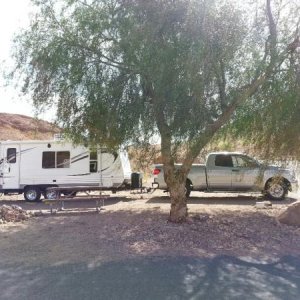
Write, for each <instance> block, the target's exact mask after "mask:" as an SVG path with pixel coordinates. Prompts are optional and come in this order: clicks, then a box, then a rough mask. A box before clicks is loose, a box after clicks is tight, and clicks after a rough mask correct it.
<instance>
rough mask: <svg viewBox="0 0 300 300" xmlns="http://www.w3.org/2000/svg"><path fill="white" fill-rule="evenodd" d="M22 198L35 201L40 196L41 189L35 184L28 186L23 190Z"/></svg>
mask: <svg viewBox="0 0 300 300" xmlns="http://www.w3.org/2000/svg"><path fill="white" fill-rule="evenodd" d="M24 198H25V200H26V201H28V202H36V201H39V200H40V198H41V190H40V189H39V187H37V186H29V187H26V188H25V190H24Z"/></svg>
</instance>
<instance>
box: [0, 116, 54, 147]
mask: <svg viewBox="0 0 300 300" xmlns="http://www.w3.org/2000/svg"><path fill="white" fill-rule="evenodd" d="M58 132H59V128H58V127H56V126H54V125H53V124H51V123H49V122H46V121H43V120H39V119H35V118H31V117H28V116H23V115H18V114H8V113H0V140H1V141H3V140H46V139H52V138H53V135H54V134H55V133H58Z"/></svg>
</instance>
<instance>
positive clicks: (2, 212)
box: [0, 205, 30, 224]
mask: <svg viewBox="0 0 300 300" xmlns="http://www.w3.org/2000/svg"><path fill="white" fill-rule="evenodd" d="M29 216H30V215H29V214H28V213H27V212H26V211H25V210H23V209H22V208H21V207H20V206H18V205H11V206H9V205H2V206H0V219H1V223H0V224H5V223H6V222H21V221H24V220H28V219H29Z"/></svg>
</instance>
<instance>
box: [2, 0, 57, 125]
mask: <svg viewBox="0 0 300 300" xmlns="http://www.w3.org/2000/svg"><path fill="white" fill-rule="evenodd" d="M31 12H32V6H31V3H30V0H0V63H1V67H0V69H1V71H2V69H3V68H7V66H8V65H9V64H11V63H12V61H11V59H10V52H11V47H12V39H13V37H14V35H15V34H16V33H18V32H19V31H20V28H25V27H27V26H28V25H29V17H30V13H31ZM1 73H2V72H1ZM1 73H0V112H7V113H16V114H23V115H27V116H35V111H34V108H33V106H32V104H31V99H30V97H29V96H24V95H22V94H21V92H20V89H16V88H15V87H14V86H13V84H11V85H9V86H5V81H4V80H3V78H2V75H1ZM53 116H54V114H53V113H49V112H48V113H43V114H40V115H38V117H39V118H40V119H44V120H48V121H52V120H53Z"/></svg>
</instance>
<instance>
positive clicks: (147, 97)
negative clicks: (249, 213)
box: [15, 0, 299, 164]
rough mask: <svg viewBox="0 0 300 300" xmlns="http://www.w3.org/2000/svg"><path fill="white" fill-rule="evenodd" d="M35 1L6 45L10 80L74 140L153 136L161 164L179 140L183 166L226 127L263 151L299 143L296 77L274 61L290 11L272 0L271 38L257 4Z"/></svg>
mask: <svg viewBox="0 0 300 300" xmlns="http://www.w3.org/2000/svg"><path fill="white" fill-rule="evenodd" d="M33 2H34V3H35V5H36V6H37V13H36V15H35V16H34V17H33V19H32V23H31V26H30V28H29V29H28V30H27V31H25V32H23V33H21V34H20V35H19V36H17V37H16V46H17V52H16V53H15V58H16V62H17V68H16V72H15V74H16V73H17V72H20V73H21V74H22V78H23V79H24V81H23V83H24V84H23V91H24V92H25V93H32V95H33V100H34V103H35V105H36V106H38V107H40V106H46V107H47V106H52V105H54V106H55V107H57V117H58V121H59V122H60V125H62V126H63V127H64V128H65V129H66V131H67V132H68V133H69V134H70V135H71V137H72V138H73V140H75V141H81V140H82V139H84V140H87V141H88V142H89V143H101V144H106V145H107V146H109V147H116V146H118V145H120V144H124V143H132V142H134V141H138V142H141V140H146V141H147V140H149V138H150V137H151V136H153V135H159V136H160V137H161V139H162V143H163V147H162V150H163V151H164V149H165V152H164V154H163V156H164V157H165V156H166V155H167V156H172V157H173V158H174V157H176V149H179V148H180V144H181V143H185V145H188V146H187V148H188V150H190V151H187V154H186V155H187V159H189V158H190V159H189V164H190V163H191V162H192V160H193V158H195V157H196V156H197V154H198V153H199V151H200V150H201V149H202V148H203V147H204V146H205V145H206V144H207V142H209V140H210V139H211V138H212V137H213V136H214V134H215V133H216V132H217V131H218V130H219V129H220V128H222V127H223V126H224V125H225V124H226V123H230V125H231V126H230V128H229V130H230V132H231V134H234V135H236V136H239V137H245V136H246V138H249V141H251V143H256V144H258V145H259V146H260V147H261V148H264V145H265V143H266V141H269V140H270V141H272V142H271V143H268V145H272V147H276V149H277V148H280V147H281V148H282V149H286V148H288V145H289V144H290V141H291V140H293V139H294V137H295V136H298V135H297V134H298V132H299V131H298V129H299V126H298V124H299V122H298V123H297V114H296V111H297V110H298V111H299V101H298V98H299V97H298V90H297V89H295V88H294V85H293V84H292V79H291V78H294V79H293V80H294V81H295V80H296V79H295V77H293V76H294V75H295V74H294V75H291V74H290V73H289V72H290V71H289V70H290V69H291V65H290V64H288V61H286V58H288V57H289V55H288V53H287V55H286V57H284V58H283V56H282V55H281V54H280V53H281V52H284V51H285V49H286V46H287V44H288V43H289V42H291V41H293V39H294V37H295V36H293V35H294V33H295V30H290V31H287V28H288V25H292V27H293V26H294V25H295V24H296V21H297V20H296V19H297V18H296V15H297V14H296V13H295V15H292V18H291V20H290V19H288V18H279V16H281V15H280V13H279V12H280V11H281V10H283V9H286V6H283V4H282V1H279V2H278V3H277V2H275V3H274V7H275V9H276V14H275V15H276V18H277V19H276V24H278V25H277V26H278V28H277V29H278V32H277V36H274V34H273V35H272V34H271V31H270V28H269V25H270V24H271V23H272V22H271V21H270V20H271V19H270V16H269V18H268V16H267V15H266V13H265V12H266V10H265V7H260V4H257V5H256V3H255V5H250V6H249V7H248V6H241V7H239V6H238V3H237V2H236V1H233V0H232V1H222V0H214V1H211V0H201V1H198V0H153V1H146V0H130V1H129V0H99V1H89V0H82V1H79V0H77V1H76V0H35V1H33ZM257 3H260V2H257ZM281 4H282V7H281V6H280V5H281ZM291 5H292V4H291ZM291 8H294V7H292V6H291ZM283 15H286V12H285V13H283ZM293 28H294V27H293ZM272 41H275V42H277V44H276V45H274V43H273V42H272ZM275 46H276V47H275ZM283 62H284V63H283ZM281 67H284V68H286V69H287V70H288V71H286V72H283V73H282V72H281ZM297 76H298V75H297ZM297 78H298V77H297ZM247 99H248V101H246V100H247ZM244 102H246V103H245V106H243V103H244ZM287 104H288V105H287ZM238 107H240V108H239V110H238V111H237V112H236V114H235V115H234V111H235V110H236V109H237V108H238ZM291 110H292V111H293V112H295V113H294V114H293V115H292V114H290V111H291ZM278 114H280V117H278V118H277V119H276V118H274V116H275V115H276V116H278ZM233 115H234V117H235V118H234V120H235V122H234V123H233V118H232V116H233ZM288 122H290V124H291V122H292V123H297V125H296V126H294V127H293V128H294V129H295V130H290V128H291V127H290V126H288V125H287V124H288ZM265 124H267V126H265ZM286 128H289V134H288V135H286V134H284V132H285V130H286ZM282 139H284V142H285V144H286V147H285V146H284V147H283V146H282V145H283V144H282V141H283V140H282ZM169 144H171V145H172V147H169V146H168V145H169ZM297 147H298V146H297V145H296V144H295V149H296V148H297ZM298 149H299V147H298ZM268 151H269V150H268ZM276 151H277V150H276ZM269 152H270V151H269Z"/></svg>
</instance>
